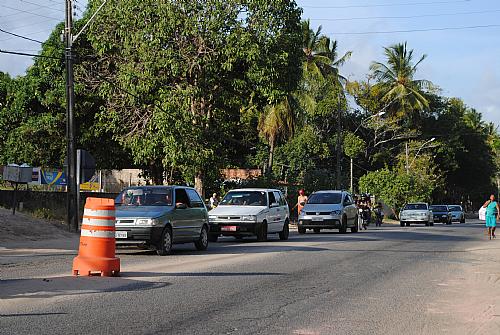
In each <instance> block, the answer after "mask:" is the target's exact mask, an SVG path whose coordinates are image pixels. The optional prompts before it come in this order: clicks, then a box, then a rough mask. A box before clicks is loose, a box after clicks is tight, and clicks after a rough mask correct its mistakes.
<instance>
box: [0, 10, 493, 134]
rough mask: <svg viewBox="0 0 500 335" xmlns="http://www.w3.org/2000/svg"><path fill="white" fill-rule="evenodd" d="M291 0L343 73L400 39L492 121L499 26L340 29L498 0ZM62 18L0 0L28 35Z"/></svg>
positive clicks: (446, 23) (16, 59)
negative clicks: (327, 42) (333, 46)
mask: <svg viewBox="0 0 500 335" xmlns="http://www.w3.org/2000/svg"><path fill="white" fill-rule="evenodd" d="M297 3H298V4H299V6H301V7H303V8H304V13H303V18H309V19H311V24H312V27H317V26H319V25H322V26H323V32H324V33H325V34H327V35H329V36H330V37H331V38H333V39H336V40H338V42H339V48H340V50H341V51H342V52H345V51H347V50H350V51H352V52H353V56H352V58H351V60H350V61H349V62H348V63H347V64H346V65H345V67H344V68H343V73H344V75H345V76H347V77H349V78H350V79H363V78H365V76H366V74H367V73H368V67H369V65H370V63H371V62H372V61H374V60H378V61H382V60H383V47H384V46H388V45H391V44H394V43H398V42H404V41H407V42H408V44H409V46H410V47H411V48H413V49H414V50H415V53H416V55H421V54H427V55H428V58H427V59H426V60H425V61H424V63H422V65H421V67H420V71H419V72H418V73H417V77H419V78H425V79H429V80H431V81H432V82H433V83H434V84H436V85H438V86H439V87H441V88H442V94H444V95H446V96H456V97H461V98H462V99H464V101H465V102H466V103H467V104H468V105H470V106H471V107H474V108H476V109H477V110H478V111H479V112H481V113H482V114H483V115H484V117H485V119H486V120H488V121H493V122H495V123H496V124H497V125H499V126H500V63H499V61H500V27H489V28H478V29H461V30H442V31H427V32H406V33H387V34H382V33H377V34H359V35H352V34H343V33H365V32H380V31H401V30H405V31H406V30H415V29H417V30H421V29H424V30H425V29H435V28H453V27H467V26H478V25H498V24H500V1H498V0H496V1H494V0H468V1H467V0H462V1H460V0H457V1H453V0H297ZM76 4H77V6H78V7H79V9H77V11H76V13H77V15H79V14H81V11H82V10H83V9H84V8H85V5H86V0H77V2H76ZM326 7H330V8H326ZM333 7H336V8H333ZM402 16H404V17H407V18H401V17H402ZM408 16H413V17H412V18H408ZM374 17H376V18H374ZM63 18H64V0H2V1H1V2H0V28H1V29H4V30H8V31H11V32H14V33H17V34H21V35H25V36H29V37H31V38H33V39H38V40H41V41H43V40H45V39H46V38H47V36H48V35H49V33H50V32H51V31H52V29H53V27H54V26H55V24H56V23H57V22H59V21H61V20H62V19H63ZM360 18H361V19H360ZM0 49H4V50H13V51H20V52H28V53H31V52H35V53H36V52H37V51H38V50H39V44H38V43H35V42H30V41H25V40H20V39H18V38H15V37H13V36H10V35H6V34H4V33H0ZM31 63H32V60H31V59H30V58H29V57H20V56H8V55H1V54H0V71H3V72H8V73H10V74H11V75H13V76H16V75H21V74H23V73H24V71H25V70H26V68H27V67H28V66H29V65H30V64H31Z"/></svg>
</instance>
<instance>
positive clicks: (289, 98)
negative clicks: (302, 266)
mask: <svg viewBox="0 0 500 335" xmlns="http://www.w3.org/2000/svg"><path fill="white" fill-rule="evenodd" d="M203 2H204V3H205V5H204V6H201V5H200V2H193V1H189V0H180V1H176V2H157V1H142V0H141V1H138V0H121V1H111V2H108V4H107V5H106V6H105V7H104V9H103V11H102V12H101V13H99V15H98V16H97V19H96V21H95V22H94V23H93V24H92V25H91V28H90V30H89V31H88V32H87V33H86V35H85V36H81V37H80V39H79V40H78V42H77V44H76V45H75V49H76V52H77V55H78V58H77V59H78V62H77V65H76V66H75V78H76V88H75V89H76V91H75V92H76V101H77V103H76V116H77V125H78V135H77V138H78V147H79V148H85V149H86V150H88V151H90V152H91V153H92V154H93V155H94V156H95V157H96V159H97V163H98V168H103V169H113V168H118V169H119V168H130V167H132V166H135V167H138V168H142V169H143V170H144V172H145V173H146V175H148V176H149V177H150V178H151V181H152V183H161V182H162V180H164V179H166V180H167V181H168V183H189V184H191V185H194V186H195V187H197V189H199V190H200V191H201V192H202V193H204V192H213V191H217V192H220V191H221V190H223V189H226V190H227V188H229V187H230V185H228V184H222V182H221V176H220V169H221V168H229V167H238V168H255V167H259V168H261V169H262V170H263V172H264V174H263V177H262V179H260V180H256V181H252V182H251V183H253V184H256V185H257V184H259V185H277V184H280V185H291V189H294V188H299V187H300V188H302V187H303V188H305V189H306V190H307V191H313V190H317V189H330V188H334V187H335V185H336V178H337V177H339V178H341V185H342V187H343V188H344V189H347V188H349V185H350V159H352V161H353V171H354V176H353V180H354V189H355V191H359V192H370V193H374V194H376V195H377V196H379V197H380V198H381V199H382V200H383V201H385V202H386V203H387V204H388V205H390V206H392V207H393V208H399V207H400V206H401V205H402V204H403V203H404V202H406V201H417V200H419V201H431V200H433V201H434V202H448V203H452V202H456V203H467V202H472V203H478V202H479V201H480V199H482V198H483V196H484V194H485V193H487V192H492V191H494V190H496V186H495V184H496V180H497V171H498V166H499V162H500V155H499V153H500V137H499V135H498V132H497V128H496V127H495V126H494V125H493V124H490V123H487V122H485V121H484V120H483V119H482V116H481V113H480V111H476V110H475V109H474V108H472V107H469V106H467V105H465V104H464V102H463V101H462V100H460V98H457V97H445V96H443V95H442V93H441V92H442V90H441V88H440V87H439V86H438V83H432V82H430V81H429V80H426V79H425V78H421V77H420V75H419V71H418V70H419V65H420V64H422V62H426V61H428V60H427V59H426V56H425V55H423V54H421V53H420V52H421V50H413V49H412V48H411V45H410V44H408V43H407V42H404V41H402V42H395V43H394V45H390V46H387V47H386V48H385V49H384V51H385V54H384V55H385V56H384V58H382V59H376V60H373V62H372V63H371V64H367V65H366V66H367V73H366V79H364V80H360V81H349V80H348V79H347V78H345V77H344V76H343V75H342V66H343V65H344V64H345V63H346V62H349V58H350V57H351V52H346V53H341V52H340V51H339V43H341V41H336V40H333V39H332V36H325V35H324V34H322V32H321V27H312V26H311V24H310V22H309V21H307V20H303V19H302V18H301V10H300V8H298V7H297V6H296V4H295V2H293V1H280V0H269V1H267V2H265V3H264V2H262V1H257V0H248V1H236V0H234V1H222V0H206V1H203ZM98 3H99V2H96V1H89V8H88V10H87V14H86V16H85V17H84V18H83V19H82V20H80V21H78V22H77V23H76V25H77V27H81V26H83V25H84V24H85V22H86V20H87V19H88V18H89V17H90V16H91V14H92V13H93V11H94V10H95V9H96V8H97V5H98ZM116 13H120V15H116ZM62 28H63V24H62V23H61V24H60V25H58V26H57V27H56V28H55V29H54V31H53V33H52V35H51V36H50V37H49V39H48V40H47V41H46V42H45V43H44V44H43V49H42V51H41V52H40V56H43V57H40V58H37V59H36V60H35V64H34V65H33V66H32V67H30V68H29V69H28V71H27V73H26V75H24V76H22V77H17V78H10V77H9V76H8V75H7V74H3V73H0V148H1V149H0V164H7V163H28V164H31V165H33V166H44V167H61V166H62V164H63V161H64V157H65V148H66V146H65V115H66V114H65V76H64V73H65V72H64V69H65V67H64V59H63V55H64V47H63V44H62V42H61V41H60V38H59V35H60V32H61V30H62ZM466 84H467V83H464V85H466ZM339 109H340V111H341V113H338V111H339ZM339 116H340V119H339ZM339 122H341V126H342V131H341V133H340V134H338V132H337V126H338V123H339ZM338 136H340V137H341V138H340V139H339V138H338ZM338 140H339V141H338ZM337 142H340V143H341V144H342V148H341V149H342V155H341V156H340V157H341V161H340V164H341V167H342V170H341V171H342V172H341V175H340V176H337V175H336V165H337V158H336V157H337V155H336V150H337V148H338V145H337ZM207 194H208V193H207Z"/></svg>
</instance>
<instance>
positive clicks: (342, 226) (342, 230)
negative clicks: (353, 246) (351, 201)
mask: <svg viewBox="0 0 500 335" xmlns="http://www.w3.org/2000/svg"><path fill="white" fill-rule="evenodd" d="M339 233H341V234H345V233H347V218H346V217H345V216H343V217H342V222H341V223H340V228H339Z"/></svg>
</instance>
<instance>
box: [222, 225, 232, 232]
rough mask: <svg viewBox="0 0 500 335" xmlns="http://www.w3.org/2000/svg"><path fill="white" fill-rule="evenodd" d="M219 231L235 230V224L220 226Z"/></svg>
mask: <svg viewBox="0 0 500 335" xmlns="http://www.w3.org/2000/svg"><path fill="white" fill-rule="evenodd" d="M220 230H221V231H236V226H222V227H220Z"/></svg>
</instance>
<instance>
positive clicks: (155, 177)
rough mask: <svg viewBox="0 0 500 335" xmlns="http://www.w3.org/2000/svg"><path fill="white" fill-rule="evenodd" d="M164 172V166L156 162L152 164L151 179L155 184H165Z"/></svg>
mask: <svg viewBox="0 0 500 335" xmlns="http://www.w3.org/2000/svg"><path fill="white" fill-rule="evenodd" d="M163 172H164V170H163V166H160V165H156V164H154V165H152V166H151V181H152V182H153V185H163V180H164V178H163Z"/></svg>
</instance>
